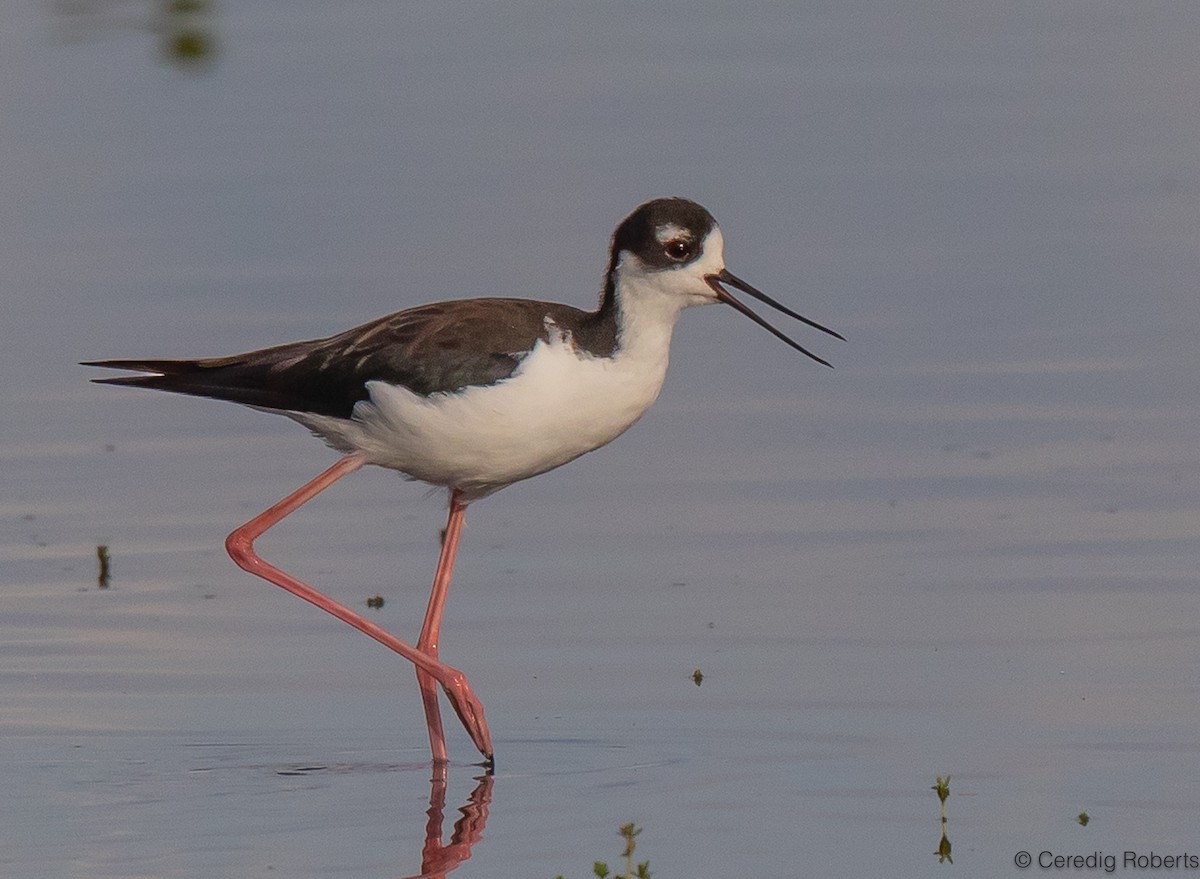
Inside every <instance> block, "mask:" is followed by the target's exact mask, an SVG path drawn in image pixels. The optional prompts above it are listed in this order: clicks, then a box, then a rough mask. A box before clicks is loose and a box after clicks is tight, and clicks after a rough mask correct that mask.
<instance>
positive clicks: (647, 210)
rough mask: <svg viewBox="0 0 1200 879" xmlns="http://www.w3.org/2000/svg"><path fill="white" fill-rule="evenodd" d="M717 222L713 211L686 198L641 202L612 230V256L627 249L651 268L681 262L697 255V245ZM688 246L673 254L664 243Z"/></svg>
mask: <svg viewBox="0 0 1200 879" xmlns="http://www.w3.org/2000/svg"><path fill="white" fill-rule="evenodd" d="M716 225H717V221H716V220H714V219H713V216H712V214H710V213H709V212H708V211H707V210H705V209H704V208H703V207H701V206H700V205H698V204H696V203H695V202H694V201H691V200H690V199H686V198H656V199H654V200H653V201H648V202H646V203H645V204H643V205H640V206H639V207H638V208H637V209H636V210H635V211H634V212H633V213H632V214H630V215H629V216H628V217H626V218H625V219H624V220H622V221H621V225H619V226H617V230H616V231H615V232H614V233H613V239H612V259H613V265H614V266H615V264H616V260H617V254H619V253H621V252H622V251H627V252H629V253H632V254H633V255H634V256H636V257H637V258H638V259H639V260H640V261H641V262H642V264H643V265H645V266H646V267H647V268H651V269H666V268H672V267H674V266H679V265H684V264H686V263H688V262H691V260H692V259H694V258H695V257H697V256H699V255H700V244H701V242H703V241H704V237H705V236H706V235H708V233H709V232H711V231H712V230H713V229H714V228H715V227H716ZM670 241H678V242H680V244H681V245H683V244H686V245H691V246H690V248H689V249H688V250H687V251H682V250H681V251H680V252H676V253H674V254H673V253H672V252H671V251H669V250H668V248H667V245H668V243H669V242H670Z"/></svg>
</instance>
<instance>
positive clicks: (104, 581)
mask: <svg viewBox="0 0 1200 879" xmlns="http://www.w3.org/2000/svg"><path fill="white" fill-rule="evenodd" d="M96 561H98V562H99V563H100V571H99V573H98V574H97V575H96V585H97V586H98V587H99V588H101V589H107V588H108V584H109V581H110V580H111V579H112V556H110V555H109V554H108V546H107V545H106V544H103V543H102V544H100V545H99V546H97V547H96Z"/></svg>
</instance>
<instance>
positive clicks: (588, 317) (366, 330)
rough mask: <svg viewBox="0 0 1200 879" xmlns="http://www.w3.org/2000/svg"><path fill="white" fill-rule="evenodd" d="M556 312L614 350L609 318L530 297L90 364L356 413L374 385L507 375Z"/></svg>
mask: <svg viewBox="0 0 1200 879" xmlns="http://www.w3.org/2000/svg"><path fill="white" fill-rule="evenodd" d="M547 318H549V319H550V320H551V321H553V322H554V323H555V324H556V325H557V326H558V327H559V328H561V330H566V331H569V332H570V333H571V335H572V337H573V338H574V339H575V341H576V344H578V345H580V346H581V347H584V348H586V349H587V350H588V351H590V352H591V353H593V354H597V355H600V356H606V355H608V354H611V353H612V350H613V348H614V346H615V344H616V333H615V324H614V323H613V321H612V320H611V319H610V318H609V316H608V315H607V314H606V315H604V317H601V315H600V314H598V313H590V312H584V311H580V310H579V309H577V308H572V307H571V306H569V305H559V304H556V303H551V302H535V301H532V300H528V299H461V300H456V301H452V302H438V303H434V304H431V305H423V306H419V307H417V308H412V309H408V310H407V311H400V312H397V313H395V314H390V315H388V316H387V317H381V318H379V319H377V320H374V321H371V322H370V323H366V324H363V325H362V326H359V327H355V328H354V329H350V330H346V331H345V332H343V333H339V334H337V335H336V336H330V337H329V338H326V339H314V340H312V341H307V342H292V343H290V344H287V345H277V346H275V347H273V348H264V349H261V350H259V351H250V352H248V353H245V354H235V355H233V356H231V357H214V358H209V359H204V360H98V361H91V362H88V363H86V364H84V365H86V366H103V367H108V368H111V369H132V370H137V371H139V372H148V373H153V374H152V375H142V376H131V377H128V378H106V379H96V381H98V382H100V383H101V384H114V385H128V386H131V387H141V388H153V389H157V390H162V391H172V392H174V393H178V394H191V395H193V396H198V397H213V398H215V399H219V400H230V401H233V402H235V403H245V404H246V405H249V406H260V407H263V408H265V409H279V410H284V411H292V412H311V413H314V414H319V415H332V416H336V417H340V418H349V417H350V415H351V413H352V412H353V409H354V404H355V403H357V402H358V401H359V400H365V399H367V396H368V395H367V388H366V383H367V382H369V381H385V382H389V383H391V384H396V385H401V386H403V387H405V388H408V389H409V390H411V391H412V392H413V393H416V394H421V395H426V396H427V395H429V394H434V393H438V392H443V391H456V390H460V389H462V388H465V387H469V386H471V385H487V384H492V383H494V382H497V381H500V380H501V379H505V378H508V377H509V376H510V375H512V374H513V372H514V371H515V370H516V369H517V367H518V366H519V365H520V362H521V360H522V359H523V358H524V357H525V356H526V355H527V354H528V353H529V352H530V350H532V348H533V346H534V344H535V343H536V342H537V340H538V339H545V338H547V337H548V335H549V331H548V329H547V325H546V322H547Z"/></svg>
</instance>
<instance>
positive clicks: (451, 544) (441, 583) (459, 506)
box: [417, 488, 467, 760]
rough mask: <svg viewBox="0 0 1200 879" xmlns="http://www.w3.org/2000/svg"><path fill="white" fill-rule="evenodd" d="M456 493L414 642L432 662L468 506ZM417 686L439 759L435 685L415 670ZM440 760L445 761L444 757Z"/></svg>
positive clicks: (455, 491) (452, 492) (452, 491)
mask: <svg viewBox="0 0 1200 879" xmlns="http://www.w3.org/2000/svg"><path fill="white" fill-rule="evenodd" d="M460 497H461V492H459V491H458V489H453V488H452V489H450V514H449V518H448V519H447V520H446V536H445V537H444V538H443V539H442V552H441V555H440V556H439V557H438V566H437V571H436V572H435V573H434V575H433V587H432V589H430V591H429V606H428V607H426V608H425V621H424V622H423V623H422V624H421V634H420V636H419V637H418V638H417V649H418V650H420V651H421V652H422V653H424V654H425V655H426V656H428V657H431V658H433V659H437V658H438V633H439V631H440V630H441V627H442V608H444V607H445V606H446V593H447V591H449V589H450V575H451V574H452V573H453V572H454V557H455V555H456V554H457V552H458V538H459V535H460V534H461V533H462V525H463V518H464V516H465V514H466V512H467V505H466V504H464V503H462V502H461V501H460V500H459V498H460ZM417 685H418V686H419V687H420V688H421V701H422V702H423V703H424V705H425V723H426V725H427V726H428V727H429V744H430V748H431V749H432V750H433V755H434V760H437V759H438V756H437V755H438V747H439V745H440V746H441V748H442V750H443V751H444V750H445V747H446V746H445V745H444V744H442V741H443V736H442V716H441V712H439V711H438V697H437V681H435V680H434V679H433V678H432V677H431V676H430V675H428V674H426V673H425V672H424V671H423V670H422V669H421V668H420V667H418V668H417ZM443 759H445V758H444V757H443Z"/></svg>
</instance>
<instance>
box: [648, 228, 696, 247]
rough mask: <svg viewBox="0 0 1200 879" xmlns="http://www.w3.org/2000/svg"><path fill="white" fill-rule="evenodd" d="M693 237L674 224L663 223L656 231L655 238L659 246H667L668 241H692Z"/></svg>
mask: <svg viewBox="0 0 1200 879" xmlns="http://www.w3.org/2000/svg"><path fill="white" fill-rule="evenodd" d="M691 237H692V236H691V235H690V234H688V231H687V230H686V229H684V228H683V227H682V226H677V225H675V224H674V223H663V224H662V225H661V226H656V227H655V229H654V238H655V240H656V241H658V243H659V244H666V243H667V242H668V241H673V240H675V239H676V238H687V239H690V238H691Z"/></svg>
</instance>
